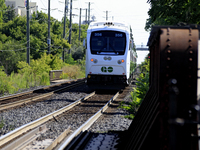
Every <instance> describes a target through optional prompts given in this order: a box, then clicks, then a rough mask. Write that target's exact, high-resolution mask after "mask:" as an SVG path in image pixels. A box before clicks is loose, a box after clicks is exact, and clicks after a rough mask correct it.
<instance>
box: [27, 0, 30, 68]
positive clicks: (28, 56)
mask: <svg viewBox="0 0 200 150" xmlns="http://www.w3.org/2000/svg"><path fill="white" fill-rule="evenodd" d="M26 18H27V22H26V38H27V39H26V40H27V52H26V53H27V54H26V55H27V56H26V57H27V58H26V59H27V64H29V65H30V27H29V0H27V4H26Z"/></svg>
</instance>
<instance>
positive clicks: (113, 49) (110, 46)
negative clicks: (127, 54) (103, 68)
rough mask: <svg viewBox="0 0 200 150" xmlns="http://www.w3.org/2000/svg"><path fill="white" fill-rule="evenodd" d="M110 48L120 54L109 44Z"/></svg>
mask: <svg viewBox="0 0 200 150" xmlns="http://www.w3.org/2000/svg"><path fill="white" fill-rule="evenodd" d="M109 46H110V47H111V49H112V50H113V51H114V52H115V54H118V52H117V51H116V50H115V49H114V47H113V46H112V45H111V44H110V43H109Z"/></svg>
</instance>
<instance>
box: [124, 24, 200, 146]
mask: <svg viewBox="0 0 200 150" xmlns="http://www.w3.org/2000/svg"><path fill="white" fill-rule="evenodd" d="M199 31H200V28H199V26H185V27H177V26H155V27H153V29H152V31H151V35H150V37H149V41H148V46H149V49H150V88H149V91H148V92H147V94H146V96H145V98H144V100H143V102H142V104H141V106H140V108H139V110H138V112H137V114H136V116H135V118H134V120H133V122H132V124H131V126H130V127H129V131H128V135H127V137H128V138H129V140H127V141H128V142H127V143H126V147H125V149H136V150H139V149H142V150H145V149H151V148H152V149H154V150H178V149H187V150H193V149H194V150H197V149H199V147H198V128H197V124H198V122H199V120H198V119H197V117H198V110H197V108H198V107H197V106H198V100H197V94H198V95H199V93H200V92H198V91H197V81H198V80H197V70H198V69H197V68H198V66H197V64H198V62H200V61H198V57H197V56H198V41H199V34H200V33H199ZM199 43H200V42H199ZM199 49H200V48H199ZM199 59H200V56H199ZM199 67H200V65H199ZM199 76H200V71H199ZM198 85H200V81H199V84H198Z"/></svg>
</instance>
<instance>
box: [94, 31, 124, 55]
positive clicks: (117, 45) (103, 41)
mask: <svg viewBox="0 0 200 150" xmlns="http://www.w3.org/2000/svg"><path fill="white" fill-rule="evenodd" d="M125 48H126V34H125V33H123V32H118V31H97V32H92V35H91V38H90V49H91V53H92V54H101V53H102V54H106V53H108V54H109V53H114V54H117V55H123V54H124V52H125Z"/></svg>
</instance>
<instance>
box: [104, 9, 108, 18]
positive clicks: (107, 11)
mask: <svg viewBox="0 0 200 150" xmlns="http://www.w3.org/2000/svg"><path fill="white" fill-rule="evenodd" d="M104 12H106V20H108V11H107V10H106V11H104Z"/></svg>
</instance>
